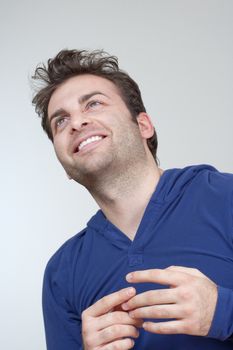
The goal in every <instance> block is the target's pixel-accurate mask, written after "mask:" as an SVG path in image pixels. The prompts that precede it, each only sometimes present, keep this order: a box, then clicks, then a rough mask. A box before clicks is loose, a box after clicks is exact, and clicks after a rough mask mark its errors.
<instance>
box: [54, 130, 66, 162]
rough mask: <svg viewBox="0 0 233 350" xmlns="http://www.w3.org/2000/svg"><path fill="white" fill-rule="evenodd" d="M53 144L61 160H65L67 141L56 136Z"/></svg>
mask: <svg viewBox="0 0 233 350" xmlns="http://www.w3.org/2000/svg"><path fill="white" fill-rule="evenodd" d="M53 146H54V150H55V153H56V156H57V158H58V159H59V160H63V159H65V158H66V156H65V155H66V154H67V151H66V150H67V146H66V142H65V140H64V139H62V138H61V137H57V136H56V137H55V139H54V142H53Z"/></svg>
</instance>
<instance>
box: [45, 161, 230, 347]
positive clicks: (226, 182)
mask: <svg viewBox="0 0 233 350" xmlns="http://www.w3.org/2000/svg"><path fill="white" fill-rule="evenodd" d="M125 210H130V208H125ZM170 265H180V266H186V267H193V268H197V269H199V270H200V271H201V272H203V273H204V274H205V275H207V276H208V277H209V278H210V279H211V280H213V281H214V282H215V283H216V284H217V285H218V301H217V306H216V310H215V315H214V319H213V322H212V325H211V329H210V331H209V334H208V336H207V337H198V336H189V335H181V334H179V335H159V334H152V333H149V332H145V331H144V330H143V329H140V336H139V338H138V339H136V341H135V346H134V349H138V350H142V349H161V350H171V349H172V350H178V349H179V350H180V349H185V350H189V349H195V350H197V349H198V350H202V349H203V350H215V349H232V348H233V343H232V342H231V341H230V340H229V337H231V335H232V334H233V175H232V174H223V173H219V172H218V171H217V170H216V169H214V168H213V167H211V166H207V165H199V166H191V167H186V168H184V169H170V170H166V171H165V172H164V173H163V175H162V176H161V178H160V181H159V183H158V185H157V187H156V190H155V192H154V194H153V195H152V197H151V200H150V202H149V203H148V206H147V208H146V210H145V213H144V216H143V218H142V221H141V223H140V226H139V228H138V231H137V233H136V236H135V239H134V241H133V242H132V241H131V240H130V239H129V238H128V237H127V236H126V235H125V234H124V233H123V232H121V231H120V230H119V229H118V228H117V227H115V226H114V225H113V224H112V223H111V222H109V221H108V220H107V219H106V217H105V216H104V214H103V212H102V211H101V210H100V211H98V212H97V214H96V215H95V216H93V217H92V218H91V220H90V221H89V222H88V224H87V227H86V228H85V229H84V230H83V231H82V232H80V233H79V234H77V235H76V236H74V237H72V238H71V239H70V240H68V241H67V242H66V243H65V244H64V245H63V246H62V247H61V248H60V249H59V250H58V251H57V252H56V253H55V255H54V256H53V257H52V258H51V259H50V261H49V263H48V265H47V268H46V271H45V276H44V286H43V312H44V322H45V330H46V341H47V349H48V350H77V349H82V340H81V313H82V311H83V310H85V309H86V308H88V307H89V306H90V305H92V304H93V303H95V302H96V301H97V300H99V299H100V298H102V297H103V296H105V295H108V294H110V293H112V292H114V291H117V290H119V289H121V288H125V287H128V286H129V284H128V283H127V282H126V280H125V276H126V274H127V273H128V272H131V271H135V270H144V269H152V268H162V269H163V268H166V267H168V266H170ZM135 288H136V290H137V293H141V292H144V291H146V290H150V289H157V288H164V286H161V285H157V284H149V283H141V284H136V285H135Z"/></svg>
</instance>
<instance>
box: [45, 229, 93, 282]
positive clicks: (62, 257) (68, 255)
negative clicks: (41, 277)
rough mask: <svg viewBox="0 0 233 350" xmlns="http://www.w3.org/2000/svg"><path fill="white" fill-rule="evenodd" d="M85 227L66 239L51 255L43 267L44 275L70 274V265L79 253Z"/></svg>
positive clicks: (85, 230)
mask: <svg viewBox="0 0 233 350" xmlns="http://www.w3.org/2000/svg"><path fill="white" fill-rule="evenodd" d="M86 232H87V228H85V229H83V230H82V231H80V232H79V233H77V234H76V235H75V236H73V237H71V238H70V239H68V240H67V241H66V242H65V243H63V244H62V246H61V247H60V248H59V249H58V250H57V251H56V252H55V253H54V254H53V255H52V257H51V258H50V259H49V261H48V263H47V265H46V268H45V277H46V276H47V277H49V276H51V275H53V276H57V277H58V276H62V275H64V277H65V276H66V277H67V275H68V272H69V274H70V272H71V270H70V267H71V266H73V264H74V261H75V260H76V258H77V256H78V255H79V253H80V251H81V249H82V244H83V239H84V237H85V235H86Z"/></svg>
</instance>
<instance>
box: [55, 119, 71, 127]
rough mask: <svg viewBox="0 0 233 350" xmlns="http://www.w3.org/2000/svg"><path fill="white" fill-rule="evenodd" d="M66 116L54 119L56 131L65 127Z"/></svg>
mask: <svg viewBox="0 0 233 350" xmlns="http://www.w3.org/2000/svg"><path fill="white" fill-rule="evenodd" d="M67 120H68V118H67V116H60V117H58V118H56V120H55V127H56V129H62V128H63V127H65V125H66V124H67Z"/></svg>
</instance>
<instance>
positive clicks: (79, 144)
mask: <svg viewBox="0 0 233 350" xmlns="http://www.w3.org/2000/svg"><path fill="white" fill-rule="evenodd" d="M105 137H106V135H103V134H99V133H96V134H94V133H93V134H92V135H86V136H84V137H82V138H79V139H78V140H77V141H76V143H75V145H74V148H73V152H74V153H77V152H79V151H81V150H82V149H83V148H84V147H85V146H87V145H89V144H91V143H93V142H97V141H101V140H102V139H103V138H105Z"/></svg>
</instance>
